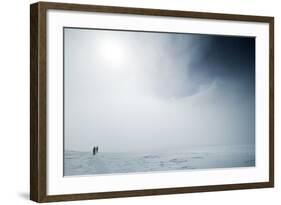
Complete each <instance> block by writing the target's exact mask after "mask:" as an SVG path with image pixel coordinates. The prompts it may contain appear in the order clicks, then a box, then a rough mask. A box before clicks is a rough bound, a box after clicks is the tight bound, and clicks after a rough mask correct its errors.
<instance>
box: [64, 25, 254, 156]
mask: <svg viewBox="0 0 281 205" xmlns="http://www.w3.org/2000/svg"><path fill="white" fill-rule="evenodd" d="M64 42H65V44H64V45H65V49H64V52H65V53H64V58H65V67H64V82H65V84H64V95H65V101H64V106H65V113H64V115H65V118H64V123H65V132H64V133H65V138H64V140H65V148H66V149H69V150H83V151H90V150H91V149H92V147H93V146H97V145H98V146H99V149H100V151H107V152H115V151H116V152H126V151H143V150H148V151H151V150H161V149H175V148H184V147H190V146H205V145H226V144H227V145H235V144H254V143H255V89H254V86H255V80H254V79H255V55H254V53H255V41H254V39H252V38H240V37H223V36H210V35H191V34H168V33H151V32H125V31H103V30H90V29H71V28H65V30H64Z"/></svg>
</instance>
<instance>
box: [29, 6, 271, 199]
mask: <svg viewBox="0 0 281 205" xmlns="http://www.w3.org/2000/svg"><path fill="white" fill-rule="evenodd" d="M48 9H58V10H69V11H85V12H106V13H120V14H137V15H154V16H170V17H184V18H200V19H216V20H232V21H249V22H264V23H268V24H269V34H270V42H269V51H270V54H269V55H270V56H269V58H270V62H269V74H270V76H269V77H270V79H269V80H270V88H269V89H270V90H269V93H270V96H269V99H270V105H269V109H270V116H269V119H270V120H269V127H270V131H269V149H270V153H269V174H270V176H269V181H267V182H258V183H243V184H227V185H214V186H198V187H179V188H163V189H147V190H130V191H115V192H102V193H86V194H79V193H77V194H68V195H47V191H46V188H47V180H46V179H47V171H46V170H47V164H46V163H47V158H46V157H47V144H46V136H47V126H46V114H47V110H46V102H47V95H46V89H47V82H46V76H47V70H46V59H47V58H46V37H47V36H46V12H47V10H48ZM273 186H274V18H273V17H266V16H248V15H234V14H218V13H202V12H188V11H173V10H157V9H143V8H125V7H108V6H95V5H82V4H64V3H49V2H39V3H35V4H32V5H31V6H30V199H31V200H33V201H36V202H53V201H69V200H86V199H101V198H115V197H133V196H148V195H161V194H180V193H191V192H209V191H224V190H236V189H252V188H266V187H273Z"/></svg>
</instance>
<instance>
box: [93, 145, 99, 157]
mask: <svg viewBox="0 0 281 205" xmlns="http://www.w3.org/2000/svg"><path fill="white" fill-rule="evenodd" d="M98 151H99V146H97V147H93V155H96V154H97V153H98Z"/></svg>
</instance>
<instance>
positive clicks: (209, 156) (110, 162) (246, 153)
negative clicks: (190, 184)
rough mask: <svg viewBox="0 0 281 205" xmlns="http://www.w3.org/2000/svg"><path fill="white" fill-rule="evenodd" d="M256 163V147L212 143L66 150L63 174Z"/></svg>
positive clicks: (164, 169) (184, 168) (91, 173)
mask: <svg viewBox="0 0 281 205" xmlns="http://www.w3.org/2000/svg"><path fill="white" fill-rule="evenodd" d="M251 166H255V147H254V146H252V145H247V146H223V147H222V146H221V147H217V146H215V147H214V146H213V147H205V148H200V149H199V148H196V149H194V148H193V149H186V150H176V151H164V152H123V153H115V152H99V153H98V154H96V155H95V156H93V155H92V152H78V151H67V150H66V151H65V153H64V176H72V175H93V174H112V173H130V172H151V171H169V170H188V169H210V168H231V167H251Z"/></svg>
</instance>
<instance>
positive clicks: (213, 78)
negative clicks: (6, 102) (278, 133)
mask: <svg viewBox="0 0 281 205" xmlns="http://www.w3.org/2000/svg"><path fill="white" fill-rule="evenodd" d="M30 15H31V18H30V43H31V47H30V65H31V66H30V69H31V81H30V83H31V87H30V89H31V90H30V95H31V100H30V102H31V105H30V109H31V113H30V120H31V123H30V124H31V135H30V160H31V163H30V198H31V200H34V201H37V202H52V201H65V200H83V199H99V198H113V197H130V196H146V195H160V194H177V193H190V192H206V191H221V190H235V189H250V188H265V187H273V186H274V18H273V17H265V16H248V15H235V14H218V13H201V12H188V11H174V10H156V9H143V8H128V7H126V8H125V7H108V6H96V5H81V4H64V3H47V2H40V3H35V4H32V5H31V10H30Z"/></svg>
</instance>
